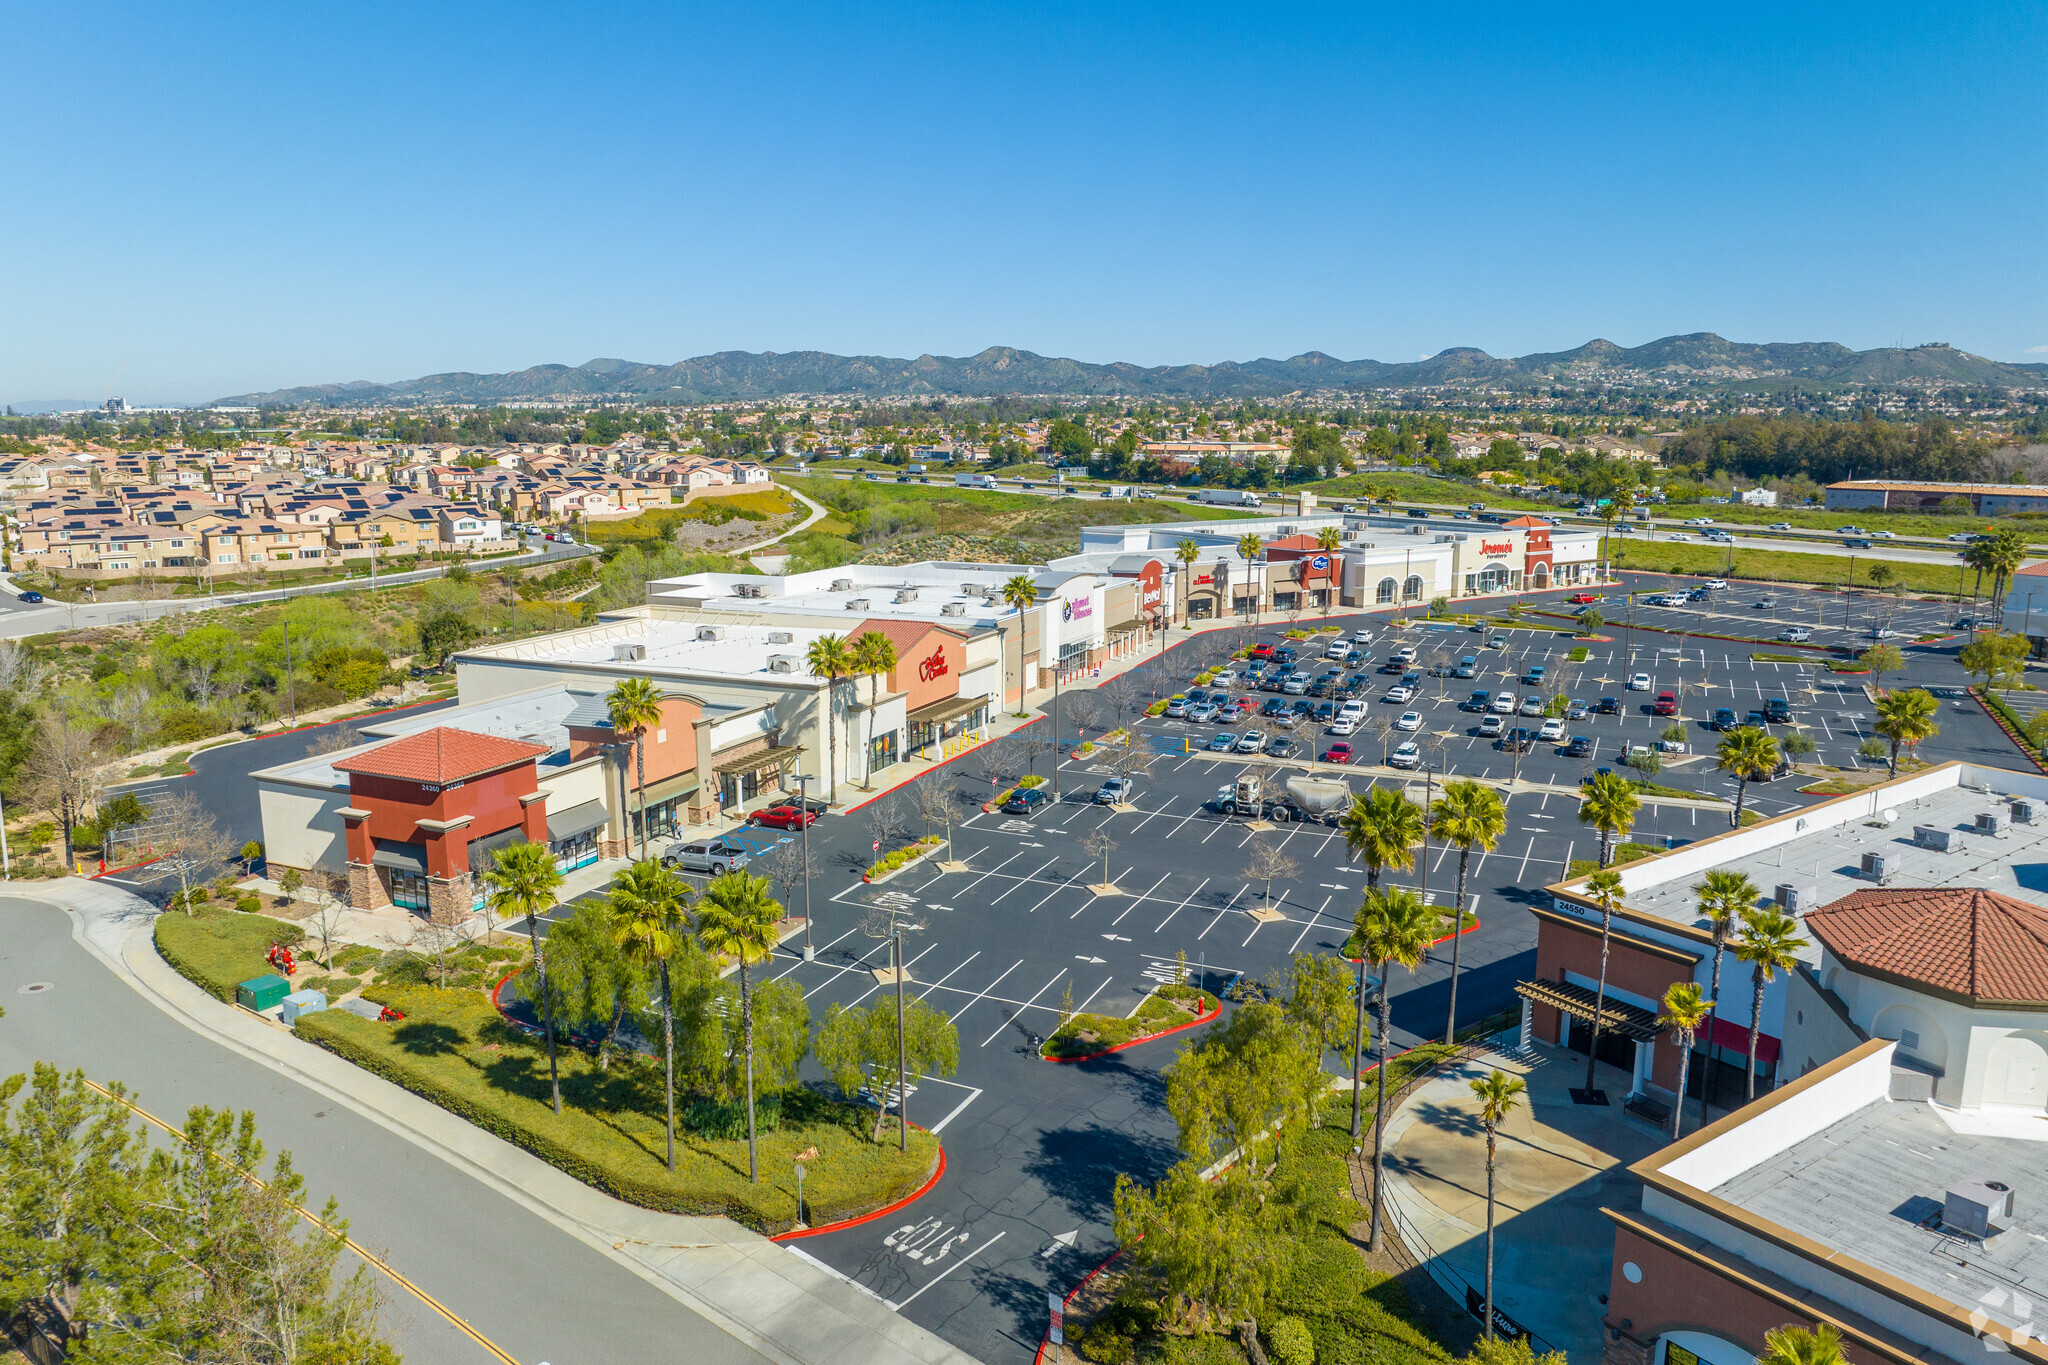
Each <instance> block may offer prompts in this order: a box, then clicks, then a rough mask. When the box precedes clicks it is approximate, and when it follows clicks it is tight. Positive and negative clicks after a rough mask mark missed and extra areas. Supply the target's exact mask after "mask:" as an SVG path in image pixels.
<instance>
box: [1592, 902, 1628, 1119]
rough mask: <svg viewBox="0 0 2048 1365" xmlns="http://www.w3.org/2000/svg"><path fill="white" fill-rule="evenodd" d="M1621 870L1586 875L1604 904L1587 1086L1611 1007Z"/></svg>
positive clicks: (1601, 913) (1600, 903)
mask: <svg viewBox="0 0 2048 1365" xmlns="http://www.w3.org/2000/svg"><path fill="white" fill-rule="evenodd" d="M1621 891H1622V887H1621V874H1620V873H1619V872H1616V871H1614V870H1613V869H1612V868H1604V867H1603V868H1601V869H1600V870H1599V871H1598V872H1595V873H1594V874H1593V875H1592V876H1590V877H1588V878H1586V894H1587V895H1589V896H1591V897H1592V898H1593V904H1595V905H1597V906H1599V907H1600V985H1599V988H1598V989H1597V990H1595V991H1594V992H1593V1023H1592V1037H1590V1038H1588V1039H1587V1040H1586V1089H1588V1090H1591V1089H1592V1088H1593V1067H1594V1065H1595V1064H1596V1063H1597V1062H1598V1061H1599V1058H1600V1015H1601V1013H1602V1011H1604V1010H1605V1009H1606V1008H1607V947H1608V943H1609V942H1610V940H1611V939H1612V937H1613V934H1614V912H1615V910H1616V909H1617V908H1618V907H1619V906H1620V905H1621Z"/></svg>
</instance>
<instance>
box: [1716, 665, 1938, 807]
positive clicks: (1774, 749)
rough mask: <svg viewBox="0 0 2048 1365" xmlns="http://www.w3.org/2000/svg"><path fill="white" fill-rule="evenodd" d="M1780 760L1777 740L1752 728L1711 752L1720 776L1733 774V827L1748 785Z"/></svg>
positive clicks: (1735, 732) (1732, 734) (1734, 733)
mask: <svg viewBox="0 0 2048 1365" xmlns="http://www.w3.org/2000/svg"><path fill="white" fill-rule="evenodd" d="M1928 700H1930V701H1931V700H1933V698H1931V697H1930V698H1929V699H1928ZM1782 757H1783V756H1782V755H1781V754H1780V753H1779V752H1778V741H1777V738H1776V737H1775V736H1773V735H1772V734H1770V733H1769V732H1768V731H1765V730H1760V729H1758V728H1757V727H1756V726H1754V725H1745V726H1743V727H1742V728H1741V729H1739V730H1733V731H1730V732H1729V734H1728V737H1727V738H1726V739H1724V740H1722V741H1721V745H1720V747H1719V748H1717V749H1716V750H1715V751H1714V766H1715V767H1717V768H1719V769H1720V770H1721V771H1722V772H1724V773H1734V774H1735V823H1736V825H1737V826H1738V827H1739V826H1740V825H1741V824H1742V803H1743V802H1744V801H1745V800H1746V799H1747V798H1748V796H1749V784H1750V783H1751V782H1753V781H1755V780H1756V779H1757V778H1759V777H1768V776H1770V775H1771V774H1772V773H1773V772H1776V771H1777V768H1778V763H1779V761H1780V759H1781V758H1782Z"/></svg>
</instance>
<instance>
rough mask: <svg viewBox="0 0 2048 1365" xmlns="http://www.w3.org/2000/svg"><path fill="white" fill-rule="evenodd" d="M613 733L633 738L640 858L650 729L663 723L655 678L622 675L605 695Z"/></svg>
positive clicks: (643, 847)
mask: <svg viewBox="0 0 2048 1365" xmlns="http://www.w3.org/2000/svg"><path fill="white" fill-rule="evenodd" d="M604 705H605V710H606V712H607V713H608V714H609V716H610V719H611V723H612V733H613V734H615V735H622V736H624V737H626V738H628V739H630V740H632V741H633V768H634V784H635V785H636V786H637V787H638V788H639V793H638V794H639V797H640V857H641V859H642V860H643V861H644V860H645V859H646V857H647V731H648V728H649V727H650V726H656V725H659V724H661V688H660V687H658V686H657V685H656V684H655V681H654V679H652V678H621V679H619V681H618V684H617V685H616V686H614V687H613V688H612V690H611V691H610V692H609V693H607V694H606V696H605V699H604Z"/></svg>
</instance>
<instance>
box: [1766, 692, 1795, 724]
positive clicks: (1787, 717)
mask: <svg viewBox="0 0 2048 1365" xmlns="http://www.w3.org/2000/svg"><path fill="white" fill-rule="evenodd" d="M1764 719H1765V720H1767V721H1769V722H1770V723H1771V724H1773V725H1790V724H1791V723H1792V703H1790V702H1788V701H1786V700H1785V699H1784V698H1783V697H1766V698H1764Z"/></svg>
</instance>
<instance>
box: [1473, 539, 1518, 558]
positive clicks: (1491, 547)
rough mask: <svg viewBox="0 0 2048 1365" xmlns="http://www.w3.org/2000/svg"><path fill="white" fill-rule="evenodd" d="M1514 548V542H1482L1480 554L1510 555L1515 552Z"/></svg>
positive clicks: (1480, 543)
mask: <svg viewBox="0 0 2048 1365" xmlns="http://www.w3.org/2000/svg"><path fill="white" fill-rule="evenodd" d="M1514 548H1515V542H1513V541H1512V540H1482V541H1480V542H1479V553H1481V554H1484V555H1504V554H1510V553H1512V552H1513V551H1514Z"/></svg>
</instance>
